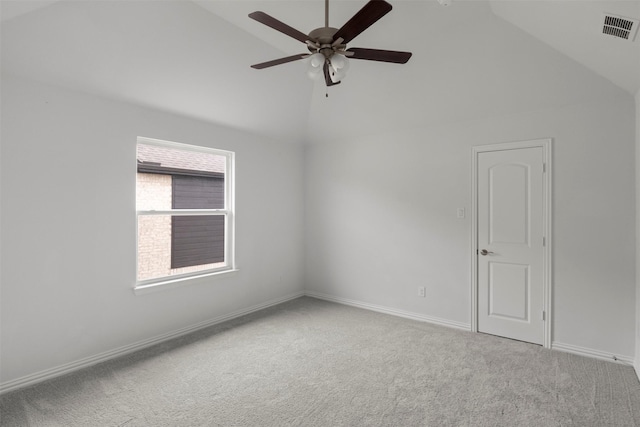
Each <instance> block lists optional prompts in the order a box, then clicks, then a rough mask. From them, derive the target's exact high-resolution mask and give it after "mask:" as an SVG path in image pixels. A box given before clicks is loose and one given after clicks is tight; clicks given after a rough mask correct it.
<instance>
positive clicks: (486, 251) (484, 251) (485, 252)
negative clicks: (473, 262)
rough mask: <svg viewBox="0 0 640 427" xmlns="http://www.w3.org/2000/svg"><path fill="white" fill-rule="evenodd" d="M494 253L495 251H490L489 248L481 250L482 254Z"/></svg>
mask: <svg viewBox="0 0 640 427" xmlns="http://www.w3.org/2000/svg"><path fill="white" fill-rule="evenodd" d="M492 253H493V252H491V251H488V250H486V249H483V250H481V251H480V255H489V254H492Z"/></svg>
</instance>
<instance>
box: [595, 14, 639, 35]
mask: <svg viewBox="0 0 640 427" xmlns="http://www.w3.org/2000/svg"><path fill="white" fill-rule="evenodd" d="M637 32H638V20H636V19H631V18H625V17H623V16H617V15H611V14H609V13H605V14H604V20H603V24H602V33H603V34H607V35H610V36H613V37H617V38H620V39H624V40H629V41H633V39H634V38H635V36H636V33H637Z"/></svg>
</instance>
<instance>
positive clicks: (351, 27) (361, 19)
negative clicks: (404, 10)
mask: <svg viewBox="0 0 640 427" xmlns="http://www.w3.org/2000/svg"><path fill="white" fill-rule="evenodd" d="M391 9H392V7H391V5H390V4H389V3H387V2H386V1H384V0H370V1H369V3H367V4H365V5H364V7H363V8H362V9H360V10H359V11H358V13H356V14H355V15H353V17H352V18H351V19H349V21H347V23H346V24H344V25H343V26H342V28H340V29H339V30H338V32H337V33H335V35H334V36H333V39H334V40H337V39H338V38H342V39H343V42H342V43H344V44H347V43H349V42H350V41H351V40H353V39H354V38H356V37H357V36H358V34H360V33H361V32H363V31H364V30H366V29H367V28H369V27H370V26H371V25H372V24H373V23H374V22H376V21H377V20H378V19H380V18H382V17H383V16H384V15H386V14H387V13H389V12H390V11H391Z"/></svg>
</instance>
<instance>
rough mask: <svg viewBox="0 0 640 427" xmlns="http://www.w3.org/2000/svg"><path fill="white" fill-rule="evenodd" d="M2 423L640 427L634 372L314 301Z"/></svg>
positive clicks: (43, 388)
mask: <svg viewBox="0 0 640 427" xmlns="http://www.w3.org/2000/svg"><path fill="white" fill-rule="evenodd" d="M0 415H1V418H0V419H1V421H0V425H2V426H7V427H8V426H21V427H23V426H24V427H26V426H47V427H48V426H52V427H53V426H56V427H57V426H64V427H74V426H82V427H87V426H89V427H93V426H127V427H134V426H153V427H160V426H171V427H179V426H189V427H191V426H261V427H269V426H438V427H440V426H510V427H516V426H545V427H551V426H580V427H588V426H598V427H602V426H621V427H622V426H624V427H630V426H640V382H638V379H637V377H636V376H635V373H634V371H633V368H632V367H630V366H626V365H621V364H616V363H613V362H606V361H601V360H595V359H589V358H585V357H581V356H575V355H571V354H567V353H562V352H557V351H550V350H547V349H544V348H542V347H539V346H536V345H532V344H526V343H522V342H517V341H512V340H508V339H504V338H498V337H493V336H489V335H484V334H474V333H470V332H464V331H458V330H454V329H449V328H445V327H440V326H435V325H431V324H428V323H422V322H417V321H413V320H408V319H403V318H398V317H393V316H389V315H384V314H380V313H375V312H371V311H366V310H361V309H357V308H353V307H348V306H344V305H339V304H334V303H330V302H326V301H320V300H316V299H312V298H308V297H305V298H300V299H297V300H294V301H290V302H287V303H284V304H281V305H279V306H276V307H272V308H269V309H266V310H263V311H261V312H258V313H253V314H251V315H247V316H244V317H242V318H238V319H234V320H231V321H228V322H225V323H223V324H219V325H216V326H213V327H210V328H207V329H205V330H201V331H198V332H196V333H194V334H191V335H189V336H185V337H181V338H178V339H175V340H172V341H170V342H166V343H163V344H159V345H156V346H154V347H152V348H149V349H145V350H142V351H139V352H137V353H134V354H131V355H128V356H126V357H122V358H119V359H116V360H112V361H109V362H105V363H102V364H100V365H97V366H94V367H92V368H89V369H85V370H82V371H78V372H75V373H72V374H69V375H66V376H64V377H61V378H57V379H53V380H49V381H47V382H44V383H41V384H38V385H35V386H32V387H28V388H25V389H22V390H17V391H15V392H12V393H9V394H6V395H4V396H2V397H0Z"/></svg>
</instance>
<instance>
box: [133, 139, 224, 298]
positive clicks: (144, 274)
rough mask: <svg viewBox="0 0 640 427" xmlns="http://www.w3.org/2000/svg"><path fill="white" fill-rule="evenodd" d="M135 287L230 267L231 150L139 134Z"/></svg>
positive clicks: (219, 270)
mask: <svg viewBox="0 0 640 427" xmlns="http://www.w3.org/2000/svg"><path fill="white" fill-rule="evenodd" d="M136 157H137V179H136V211H137V236H138V238H137V242H138V243H137V280H136V282H137V288H138V287H145V286H147V285H155V284H159V283H162V282H168V281H174V280H176V279H182V278H188V277H192V276H199V275H204V274H211V273H216V272H223V271H229V270H233V269H234V260H233V222H234V221H233V220H234V218H233V157H234V156H233V153H232V152H229V151H222V150H216V149H211V148H205V147H196V146H191V145H185V144H178V143H174V142H166V141H158V140H153V139H148V138H138V144H137V150H136Z"/></svg>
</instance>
